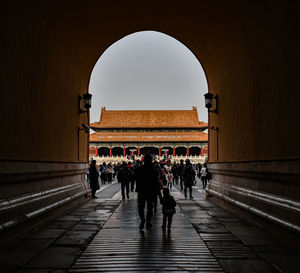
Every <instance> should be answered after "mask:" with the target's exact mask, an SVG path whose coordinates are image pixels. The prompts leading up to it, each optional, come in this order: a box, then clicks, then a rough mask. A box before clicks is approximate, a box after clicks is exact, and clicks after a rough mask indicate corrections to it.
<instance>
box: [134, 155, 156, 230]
mask: <svg viewBox="0 0 300 273" xmlns="http://www.w3.org/2000/svg"><path fill="white" fill-rule="evenodd" d="M158 179H159V173H158V172H157V168H156V167H155V166H154V165H153V164H152V156H151V155H149V154H146V155H145V157H144V165H142V166H140V167H138V168H137V170H136V189H137V193H138V212H139V217H140V220H141V223H140V229H143V228H144V225H145V223H146V228H150V227H151V226H152V224H151V218H152V214H153V202H154V199H155V198H156V196H157V195H159V197H160V199H161V193H160V187H159V182H158ZM146 204H147V215H146V218H145V212H144V209H145V205H146Z"/></svg>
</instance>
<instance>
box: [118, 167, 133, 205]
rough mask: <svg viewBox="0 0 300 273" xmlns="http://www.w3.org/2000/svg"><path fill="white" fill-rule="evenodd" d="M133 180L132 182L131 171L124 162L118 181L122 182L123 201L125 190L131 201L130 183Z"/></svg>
mask: <svg viewBox="0 0 300 273" xmlns="http://www.w3.org/2000/svg"><path fill="white" fill-rule="evenodd" d="M131 180H132V173H131V170H130V169H129V168H128V165H127V163H126V162H123V164H122V165H121V166H120V169H119V172H118V181H119V182H121V193H122V199H123V200H124V199H125V190H126V196H127V198H128V199H129V183H130V181H131Z"/></svg>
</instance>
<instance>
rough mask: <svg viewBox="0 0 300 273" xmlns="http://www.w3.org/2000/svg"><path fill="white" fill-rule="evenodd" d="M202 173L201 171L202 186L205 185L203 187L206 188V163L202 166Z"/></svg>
mask: <svg viewBox="0 0 300 273" xmlns="http://www.w3.org/2000/svg"><path fill="white" fill-rule="evenodd" d="M200 173H201V180H202V186H203V189H205V188H206V185H207V167H206V163H205V164H204V165H203V166H202V168H201V171H200Z"/></svg>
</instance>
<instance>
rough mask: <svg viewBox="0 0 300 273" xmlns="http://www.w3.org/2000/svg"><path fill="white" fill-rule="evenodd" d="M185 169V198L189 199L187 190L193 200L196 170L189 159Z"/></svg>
mask: <svg viewBox="0 0 300 273" xmlns="http://www.w3.org/2000/svg"><path fill="white" fill-rule="evenodd" d="M185 162H186V165H185V168H184V170H183V180H184V196H185V197H187V189H189V192H190V198H193V195H192V191H193V188H192V187H193V182H194V179H195V175H196V173H195V170H194V168H193V165H192V164H191V162H190V160H189V159H187V160H186V161H185Z"/></svg>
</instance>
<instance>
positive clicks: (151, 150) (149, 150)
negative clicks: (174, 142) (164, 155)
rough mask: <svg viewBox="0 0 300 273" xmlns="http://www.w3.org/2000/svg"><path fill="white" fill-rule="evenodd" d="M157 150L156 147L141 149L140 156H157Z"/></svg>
mask: <svg viewBox="0 0 300 273" xmlns="http://www.w3.org/2000/svg"><path fill="white" fill-rule="evenodd" d="M158 153H159V150H158V148H157V147H143V148H141V155H145V154H150V155H158Z"/></svg>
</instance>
